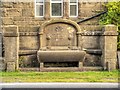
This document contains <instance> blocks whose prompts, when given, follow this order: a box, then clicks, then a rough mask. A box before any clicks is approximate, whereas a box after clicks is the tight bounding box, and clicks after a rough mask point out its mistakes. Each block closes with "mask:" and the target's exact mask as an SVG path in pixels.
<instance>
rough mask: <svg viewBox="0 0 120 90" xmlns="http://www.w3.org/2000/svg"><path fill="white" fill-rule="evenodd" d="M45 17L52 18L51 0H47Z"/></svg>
mask: <svg viewBox="0 0 120 90" xmlns="http://www.w3.org/2000/svg"><path fill="white" fill-rule="evenodd" d="M45 19H46V20H49V19H50V0H45Z"/></svg>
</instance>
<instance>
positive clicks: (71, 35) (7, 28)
mask: <svg viewBox="0 0 120 90" xmlns="http://www.w3.org/2000/svg"><path fill="white" fill-rule="evenodd" d="M73 1H74V2H73ZM73 1H72V0H31V1H30V2H20V1H19V2H4V1H3V2H2V3H1V12H2V15H1V19H2V30H3V35H1V34H0V56H1V53H3V54H2V56H3V58H4V64H3V65H4V66H5V67H4V70H6V71H15V70H21V71H27V70H33V71H36V70H37V71H83V70H115V69H116V66H117V27H116V26H115V25H106V26H101V25H99V16H100V15H97V14H99V12H100V11H101V12H103V11H104V10H105V9H104V7H103V6H102V4H103V3H104V2H80V0H73ZM95 15H97V16H95ZM90 17H92V18H90ZM1 36H2V37H1ZM1 38H3V42H2V41H1V40H2V39H1ZM1 42H2V43H3V48H4V51H3V50H2V49H1ZM1 51H2V52H1Z"/></svg>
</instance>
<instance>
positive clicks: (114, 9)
mask: <svg viewBox="0 0 120 90" xmlns="http://www.w3.org/2000/svg"><path fill="white" fill-rule="evenodd" d="M105 6H106V8H107V10H108V12H107V14H104V15H102V16H101V19H100V24H104V25H106V24H114V25H117V26H118V34H119V35H118V49H120V1H118V2H108V3H107V4H106V5H105Z"/></svg>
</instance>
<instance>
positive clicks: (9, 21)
mask: <svg viewBox="0 0 120 90" xmlns="http://www.w3.org/2000/svg"><path fill="white" fill-rule="evenodd" d="M2 22H3V24H4V25H9V24H13V18H12V17H3V18H2Z"/></svg>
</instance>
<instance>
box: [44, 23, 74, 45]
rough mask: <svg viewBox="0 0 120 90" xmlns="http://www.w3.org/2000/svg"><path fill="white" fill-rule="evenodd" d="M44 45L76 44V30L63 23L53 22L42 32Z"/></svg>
mask: <svg viewBox="0 0 120 90" xmlns="http://www.w3.org/2000/svg"><path fill="white" fill-rule="evenodd" d="M43 33H44V34H43V40H44V41H46V42H44V45H45V46H50V47H55V46H56V47H69V46H76V30H75V28H74V27H73V26H71V25H68V24H64V23H55V24H51V25H48V26H46V27H45V30H44V32H43Z"/></svg>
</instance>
